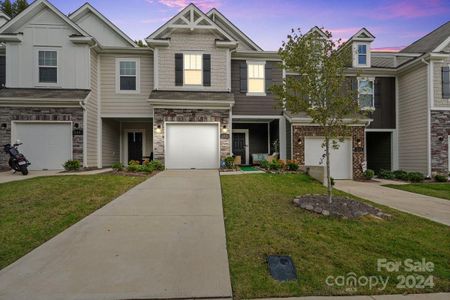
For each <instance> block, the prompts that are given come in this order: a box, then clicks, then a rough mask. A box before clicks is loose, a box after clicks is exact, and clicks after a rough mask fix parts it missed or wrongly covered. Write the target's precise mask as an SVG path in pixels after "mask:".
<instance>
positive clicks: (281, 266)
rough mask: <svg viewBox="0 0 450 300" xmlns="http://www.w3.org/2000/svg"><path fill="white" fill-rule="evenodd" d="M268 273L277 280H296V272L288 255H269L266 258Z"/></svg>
mask: <svg viewBox="0 0 450 300" xmlns="http://www.w3.org/2000/svg"><path fill="white" fill-rule="evenodd" d="M267 262H268V264H269V271H270V275H272V277H273V279H275V280H278V281H288V280H296V279H297V272H296V270H295V266H294V262H293V261H292V259H291V257H290V256H277V255H270V256H269V257H268V258H267Z"/></svg>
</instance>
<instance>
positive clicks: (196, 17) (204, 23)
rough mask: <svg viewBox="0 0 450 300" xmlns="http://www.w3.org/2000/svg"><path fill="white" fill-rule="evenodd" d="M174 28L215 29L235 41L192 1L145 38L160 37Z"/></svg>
mask: <svg viewBox="0 0 450 300" xmlns="http://www.w3.org/2000/svg"><path fill="white" fill-rule="evenodd" d="M174 29H190V30H194V29H209V30H215V31H216V32H218V33H219V34H220V35H222V36H223V37H224V38H225V39H227V40H229V41H235V40H234V39H233V38H232V37H231V36H230V35H229V34H228V33H226V32H225V31H224V30H223V29H222V28H220V27H219V26H218V25H217V24H216V23H214V22H213V21H212V20H211V19H209V17H208V16H207V15H205V13H204V12H202V11H201V10H200V9H199V8H198V7H197V6H195V5H194V4H193V3H191V4H189V5H188V6H186V7H185V8H183V9H182V10H181V11H180V12H179V13H178V14H176V15H175V16H173V17H172V18H171V19H170V20H169V21H167V22H166V23H164V24H163V25H162V26H161V27H159V28H158V29H156V31H154V32H153V33H152V34H150V35H149V36H148V37H147V38H146V40H151V39H159V38H162V36H163V34H164V33H167V32H169V31H170V30H174Z"/></svg>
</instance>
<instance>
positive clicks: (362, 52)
mask: <svg viewBox="0 0 450 300" xmlns="http://www.w3.org/2000/svg"><path fill="white" fill-rule="evenodd" d="M358 65H364V66H365V65H367V45H364V44H359V45H358Z"/></svg>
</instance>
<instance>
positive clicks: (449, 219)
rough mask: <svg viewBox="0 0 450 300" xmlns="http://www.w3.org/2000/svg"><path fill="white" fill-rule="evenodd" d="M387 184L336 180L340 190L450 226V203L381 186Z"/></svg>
mask: <svg viewBox="0 0 450 300" xmlns="http://www.w3.org/2000/svg"><path fill="white" fill-rule="evenodd" d="M382 184H386V182H383V181H382V182H359V181H351V180H336V186H335V187H336V188H337V189H338V190H341V191H344V192H347V193H349V194H353V195H355V196H358V197H361V198H364V199H367V200H370V201H372V202H375V203H379V204H382V205H386V206H389V207H392V208H395V209H398V210H401V211H404V212H407V213H410V214H413V215H417V216H420V217H423V218H427V219H430V220H432V221H435V222H438V223H442V224H445V225H447V226H450V201H449V200H445V199H440V198H435V197H430V196H425V195H421V194H416V193H411V192H406V191H401V190H396V189H393V188H388V187H384V186H381V185H382Z"/></svg>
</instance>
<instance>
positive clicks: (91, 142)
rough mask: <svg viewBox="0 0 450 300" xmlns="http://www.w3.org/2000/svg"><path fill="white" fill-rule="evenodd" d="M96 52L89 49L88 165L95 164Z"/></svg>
mask: <svg viewBox="0 0 450 300" xmlns="http://www.w3.org/2000/svg"><path fill="white" fill-rule="evenodd" d="M97 59H98V56H97V53H96V52H95V51H94V50H91V74H90V76H91V93H90V94H89V96H88V99H87V103H86V109H87V128H86V129H85V130H86V135H87V164H88V166H89V167H94V166H97V113H98V102H97V100H98V97H97V96H98V95H97V74H98V73H97V71H98V70H97V69H98V68H97Z"/></svg>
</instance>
